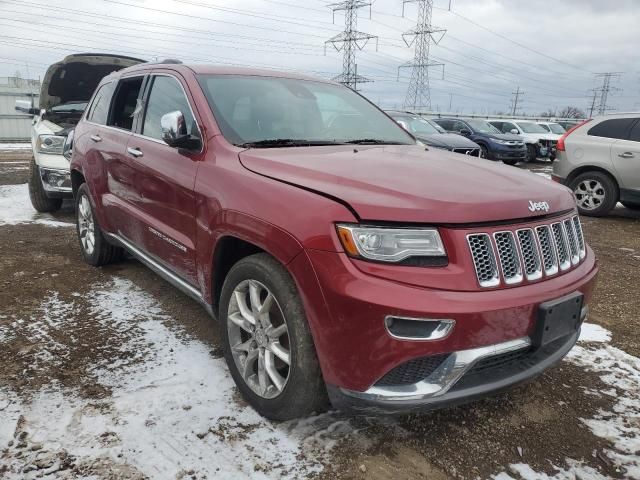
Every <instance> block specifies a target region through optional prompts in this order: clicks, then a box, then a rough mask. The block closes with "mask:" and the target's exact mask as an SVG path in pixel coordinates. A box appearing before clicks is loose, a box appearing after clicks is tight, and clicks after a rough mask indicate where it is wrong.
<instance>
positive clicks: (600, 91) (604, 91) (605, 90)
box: [594, 72, 622, 115]
mask: <svg viewBox="0 0 640 480" xmlns="http://www.w3.org/2000/svg"><path fill="white" fill-rule="evenodd" d="M594 75H595V78H602V86H601V87H599V88H596V89H595V90H594V96H595V95H599V97H600V98H599V100H598V107H597V111H598V115H604V114H605V113H607V110H611V108H608V107H607V100H608V98H609V93H610V92H617V91H620V89H619V88H616V87H612V86H611V80H612V79H614V78H620V75H622V72H604V73H596V74H594Z"/></svg>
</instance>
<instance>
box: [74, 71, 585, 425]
mask: <svg viewBox="0 0 640 480" xmlns="http://www.w3.org/2000/svg"><path fill="white" fill-rule="evenodd" d="M74 138H75V143H74V145H73V157H72V160H71V180H72V186H73V192H74V196H75V198H76V206H77V222H78V224H77V225H78V238H79V243H80V245H81V251H82V255H83V256H84V259H85V260H86V261H87V262H88V263H90V264H92V265H104V264H106V263H109V262H113V261H116V260H117V259H119V258H120V257H121V255H122V252H123V250H124V249H126V250H128V251H129V252H130V253H131V254H132V255H134V256H135V257H136V258H138V259H139V260H140V261H142V262H143V263H145V264H146V265H148V266H149V267H150V268H151V269H153V270H154V271H156V272H157V273H158V274H159V275H161V276H162V277H164V278H165V279H167V280H168V281H170V282H171V283H173V284H174V285H175V286H176V287H178V288H180V289H181V290H182V291H184V292H185V293H186V294H188V295H190V296H191V297H193V298H194V299H196V300H197V301H199V302H200V303H201V304H202V305H204V307H205V308H206V309H207V310H208V311H209V312H211V313H212V314H214V316H215V317H217V319H218V321H219V324H220V327H221V338H222V343H223V346H224V348H225V358H226V361H227V364H228V365H229V370H230V372H231V375H232V376H233V379H234V380H235V382H236V383H237V385H238V388H239V390H240V392H241V393H242V395H243V396H244V398H246V399H247V400H248V401H249V403H250V404H251V405H253V406H254V407H255V408H256V409H257V410H258V411H259V412H260V413H261V414H263V415H265V416H268V417H270V418H275V419H286V418H292V417H296V416H300V415H304V414H308V413H310V412H313V411H319V410H321V409H323V408H324V407H325V406H326V405H327V403H328V399H330V400H331V402H332V403H333V405H334V406H335V407H336V408H343V407H345V408H350V409H353V410H356V411H360V412H384V411H388V412H399V411H410V410H416V409H430V408H436V407H442V406H445V405H450V404H452V403H460V402H461V401H469V400H471V399H473V398H477V397H478V396H483V395H487V394H489V393H491V392H495V391H497V390H502V389H504V388H506V387H509V386H512V385H515V384H517V383H519V382H521V381H524V380H527V379H529V378H532V377H534V376H536V375H538V374H540V373H541V372H542V371H544V370H545V369H546V368H548V367H550V366H552V365H553V364H555V363H556V362H558V361H559V360H560V359H561V358H562V357H563V356H564V355H565V354H566V353H567V352H568V351H569V350H570V349H571V348H572V347H573V345H574V344H575V342H576V340H577V338H578V335H579V332H580V327H581V321H582V319H583V318H584V316H585V315H586V311H587V309H586V303H587V302H588V300H589V298H590V297H591V294H592V290H593V286H594V284H595V276H596V273H597V267H596V264H595V257H594V254H593V252H592V251H591V249H589V247H588V246H587V244H586V243H585V241H584V237H583V235H582V228H581V226H580V219H579V218H578V216H577V212H576V204H575V199H574V197H573V195H572V193H571V192H570V191H569V190H568V189H567V188H566V187H563V186H561V185H558V184H556V183H553V182H549V181H548V180H547V179H545V178H542V177H539V176H537V175H531V173H529V172H524V171H521V170H519V169H505V168H504V167H503V166H502V165H495V164H493V163H491V162H485V161H479V160H478V158H474V157H468V156H466V155H458V154H455V153H451V152H447V151H444V150H439V149H431V148H425V146H424V145H417V144H416V141H415V139H414V137H412V136H411V135H410V134H409V133H407V132H406V131H405V130H404V129H403V128H402V127H401V126H400V125H398V124H397V123H395V122H394V121H393V120H392V119H390V118H389V117H388V116H387V115H385V114H384V113H383V112H382V111H380V110H379V109H378V108H377V107H376V106H375V105H373V104H372V103H370V102H369V101H368V100H366V99H365V98H364V97H362V96H360V95H359V94H357V93H356V92H354V91H353V90H350V89H348V88H346V87H344V86H342V85H339V84H336V83H332V82H328V81H324V80H319V79H315V78H309V77H303V76H298V75H292V74H285V73H279V72H274V71H259V70H248V69H232V68H216V67H212V66H206V65H198V66H187V65H179V64H156V65H151V64H143V65H140V66H136V67H131V68H127V69H124V70H121V71H120V72H118V73H114V74H111V75H109V76H107V77H106V78H105V79H104V80H103V81H102V83H101V84H100V85H99V86H98V89H97V91H96V93H95V94H94V96H93V99H92V100H91V102H90V105H89V107H88V108H87V110H86V112H85V114H84V116H83V118H82V120H81V121H80V122H79V124H78V126H77V128H76V131H75V137H74ZM193 388H198V386H197V385H194V386H193Z"/></svg>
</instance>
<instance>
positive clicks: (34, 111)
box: [15, 100, 40, 115]
mask: <svg viewBox="0 0 640 480" xmlns="http://www.w3.org/2000/svg"><path fill="white" fill-rule="evenodd" d="M15 110H16V112H22V113H26V114H28V115H39V114H40V109H39V108H34V107H32V106H31V102H30V101H28V100H16V106H15Z"/></svg>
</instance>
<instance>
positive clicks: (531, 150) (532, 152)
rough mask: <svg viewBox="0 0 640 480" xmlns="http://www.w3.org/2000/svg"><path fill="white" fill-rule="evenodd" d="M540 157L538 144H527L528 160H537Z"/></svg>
mask: <svg viewBox="0 0 640 480" xmlns="http://www.w3.org/2000/svg"><path fill="white" fill-rule="evenodd" d="M537 158H538V152H537V151H536V146H535V145H531V144H530V143H529V144H527V162H535V161H536V159H537Z"/></svg>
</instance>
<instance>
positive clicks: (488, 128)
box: [466, 120, 502, 133]
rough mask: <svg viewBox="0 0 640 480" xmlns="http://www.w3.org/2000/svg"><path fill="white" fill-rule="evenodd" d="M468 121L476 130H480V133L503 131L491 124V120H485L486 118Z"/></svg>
mask: <svg viewBox="0 0 640 480" xmlns="http://www.w3.org/2000/svg"><path fill="white" fill-rule="evenodd" d="M466 122H467V123H468V124H469V126H471V128H473V129H474V130H475V131H476V132H480V133H502V132H500V130H498V129H497V128H496V127H494V126H493V125H491V124H490V123H489V122H485V121H484V120H466Z"/></svg>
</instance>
